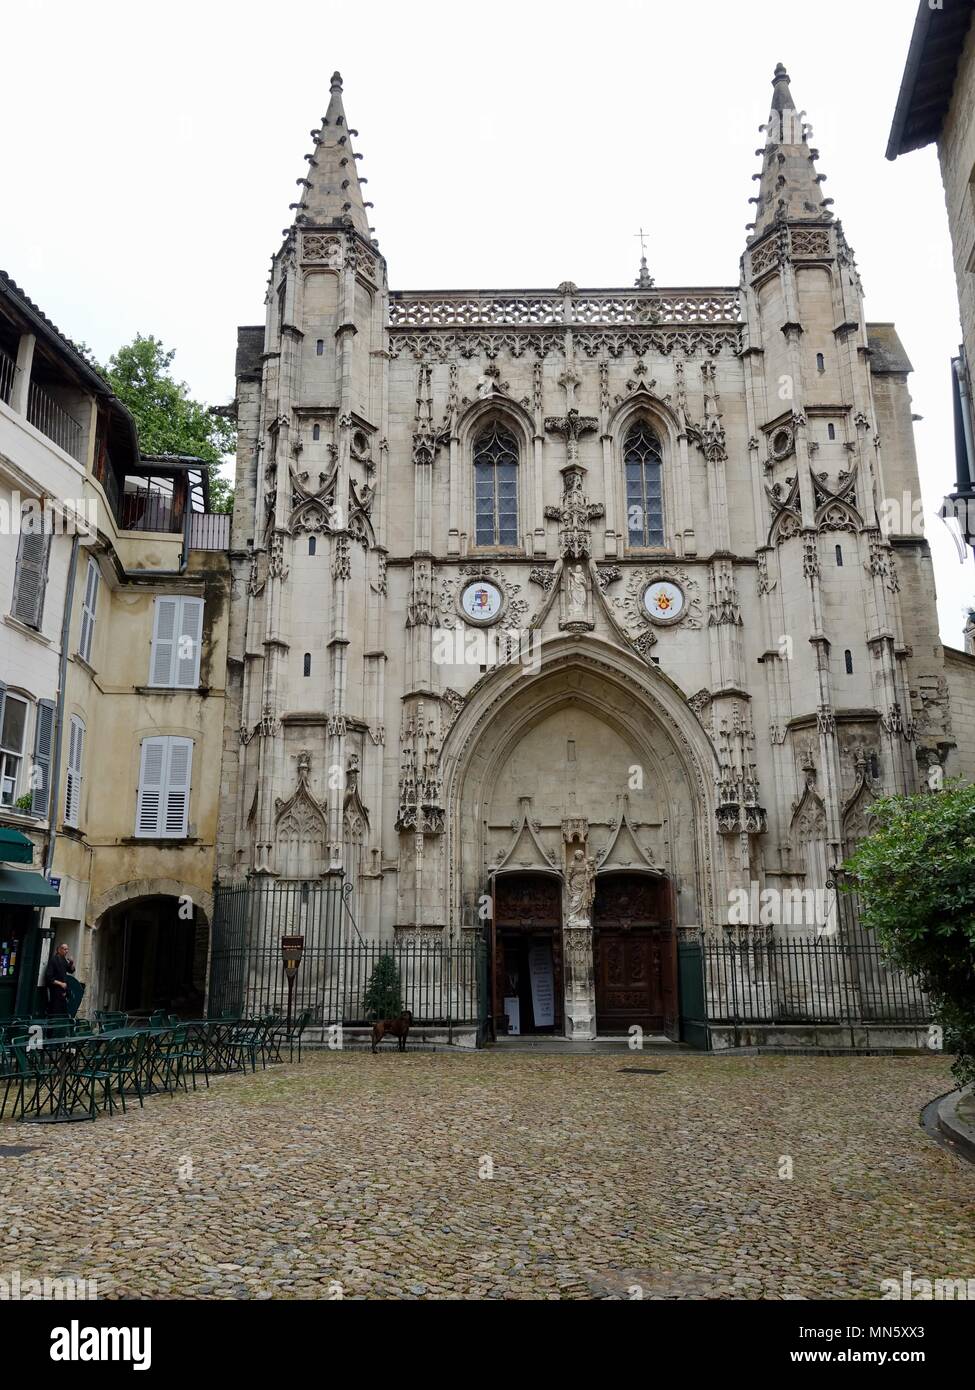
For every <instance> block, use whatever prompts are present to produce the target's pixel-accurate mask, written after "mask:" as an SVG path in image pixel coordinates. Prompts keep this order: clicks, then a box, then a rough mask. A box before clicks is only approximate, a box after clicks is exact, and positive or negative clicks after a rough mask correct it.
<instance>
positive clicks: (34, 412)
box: [27, 381, 85, 463]
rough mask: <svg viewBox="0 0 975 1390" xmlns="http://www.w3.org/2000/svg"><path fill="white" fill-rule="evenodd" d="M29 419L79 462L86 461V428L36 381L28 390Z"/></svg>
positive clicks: (42, 432) (36, 427)
mask: <svg viewBox="0 0 975 1390" xmlns="http://www.w3.org/2000/svg"><path fill="white" fill-rule="evenodd" d="M27 419H28V421H29V422H30V424H32V425H33V426H34V428H35V429H36V430H40V432H41V434H46V435H47V437H48V439H53V441H54V443H55V444H57V445H58V447H59V448H61V449H63V450H64V452H65V453H66V454H70V455H71V457H72V458H73V459H77V461H78V463H84V461H85V456H84V454H83V453H82V446H83V443H84V437H85V432H84V429H83V428H82V426H81V425H80V424H79V423H78V421H77V420H76V419H75V418H74V416H73V415H69V414H68V412H67V411H66V410H65V409H64V407H63V406H61V405H58V403H57V401H56V400H55V399H54V397H53V396H50V395H48V393H47V392H46V391H45V390H44V388H43V387H42V386H38V384H37V382H36V381H32V382H31V384H30V389H29V390H28V392H27Z"/></svg>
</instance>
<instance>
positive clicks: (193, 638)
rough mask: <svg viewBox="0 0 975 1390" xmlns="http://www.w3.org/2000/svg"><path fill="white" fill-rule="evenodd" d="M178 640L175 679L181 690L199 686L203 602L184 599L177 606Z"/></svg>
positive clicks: (199, 599)
mask: <svg viewBox="0 0 975 1390" xmlns="http://www.w3.org/2000/svg"><path fill="white" fill-rule="evenodd" d="M178 632H179V639H178V641H177V644H176V678H175V680H174V681H173V684H174V685H177V686H179V688H180V689H181V690H195V689H196V687H197V686H198V685H199V684H200V644H201V641H202V639H203V600H202V599H201V598H184V599H181V600H180V605H179V626H178Z"/></svg>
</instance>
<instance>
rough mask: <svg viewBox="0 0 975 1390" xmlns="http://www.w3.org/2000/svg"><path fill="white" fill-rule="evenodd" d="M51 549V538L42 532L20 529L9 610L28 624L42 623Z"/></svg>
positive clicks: (29, 625) (36, 624) (32, 625)
mask: <svg viewBox="0 0 975 1390" xmlns="http://www.w3.org/2000/svg"><path fill="white" fill-rule="evenodd" d="M50 548H51V537H50V535H49V534H47V533H45V532H44V531H21V533H20V546H19V549H18V551H17V569H16V572H15V576H14V596H13V604H12V606H11V611H12V613H13V616H14V617H15V618H17V619H19V621H20V622H22V623H26V624H27V626H28V627H36V628H40V626H41V619H42V617H43V614H44V590H45V589H46V587H47V562H48V554H49V552H50Z"/></svg>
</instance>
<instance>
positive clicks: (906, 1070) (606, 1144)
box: [0, 1052, 975, 1299]
mask: <svg viewBox="0 0 975 1390" xmlns="http://www.w3.org/2000/svg"><path fill="white" fill-rule="evenodd" d="M623 1067H639V1068H641V1069H644V1068H646V1069H647V1070H648V1071H657V1070H659V1072H660V1073H661V1074H659V1075H654V1074H628V1073H625V1072H623V1071H622V1070H621V1068H623ZM950 1088H951V1078H950V1074H949V1070H948V1064H947V1062H946V1061H945V1060H944V1059H943V1058H937V1057H931V1058H927V1057H917V1058H911V1057H906V1058H876V1057H850V1058H842V1057H794V1058H782V1057H737V1058H735V1057H705V1056H688V1055H673V1056H658V1055H653V1056H650V1055H646V1054H644V1055H642V1056H641V1054H639V1053H630V1054H616V1055H613V1056H581V1057H563V1056H559V1055H552V1054H537V1055H526V1054H523V1053H522V1054H519V1053H503V1052H484V1053H479V1054H474V1053H470V1054H466V1053H461V1054H456V1055H454V1054H433V1053H420V1052H414V1053H406V1054H405V1055H402V1056H400V1055H398V1054H395V1053H383V1054H380V1055H379V1056H372V1055H371V1054H369V1053H317V1054H310V1055H306V1057H305V1059H304V1060H303V1062H302V1063H301V1065H300V1066H298V1065H294V1066H276V1067H271V1068H269V1069H268V1070H267V1071H263V1072H262V1071H258V1072H257V1074H256V1075H253V1076H252V1075H247V1076H246V1077H245V1076H221V1077H217V1078H214V1079H213V1081H212V1084H211V1088H210V1090H209V1091H206V1090H205V1089H202V1088H201V1090H200V1091H198V1092H197V1093H196V1094H195V1095H194V1094H193V1093H192V1092H191V1093H190V1094H189V1095H186V1096H184V1095H179V1096H178V1097H176V1098H171V1097H168V1096H159V1097H156V1098H154V1099H152V1100H147V1101H146V1105H145V1109H144V1110H142V1111H140V1110H139V1108H138V1104H137V1103H136V1104H135V1108H134V1109H131V1108H130V1110H129V1113H128V1114H127V1115H126V1116H124V1117H123V1116H121V1115H117V1116H115V1117H113V1118H107V1117H103V1118H99V1119H98V1120H97V1121H96V1122H95V1123H94V1124H90V1123H82V1124H65V1125H53V1126H52V1125H48V1126H40V1125H28V1124H20V1123H16V1124H14V1123H10V1122H9V1121H8V1122H5V1123H4V1124H3V1125H0V1210H2V1212H3V1229H2V1235H0V1242H2V1258H0V1274H3V1275H4V1276H7V1274H8V1273H9V1272H10V1271H12V1270H19V1272H20V1277H21V1279H22V1280H25V1279H28V1278H41V1279H43V1278H44V1277H45V1276H48V1277H52V1278H53V1277H57V1276H61V1277H64V1276H75V1277H77V1278H84V1279H94V1280H96V1281H97V1289H98V1296H99V1297H100V1298H106V1297H107V1298H112V1297H140V1298H176V1297H190V1298H257V1299H261V1298H272V1297H274V1298H289V1297H299V1298H330V1297H332V1298H334V1297H339V1296H341V1297H344V1298H543V1299H559V1298H575V1299H577V1298H583V1299H588V1298H629V1297H633V1296H635V1295H634V1293H633V1290H634V1288H638V1289H639V1290H640V1291H642V1296H643V1297H645V1298H670V1297H683V1298H709V1297H725V1298H842V1297H852V1298H859V1299H875V1298H878V1297H879V1296H880V1294H881V1280H883V1279H887V1278H894V1279H897V1280H900V1278H901V1275H902V1271H903V1270H904V1269H905V1268H910V1269H911V1270H912V1271H913V1274H914V1275H915V1276H916V1277H929V1278H937V1277H963V1278H975V1167H973V1166H972V1165H969V1164H966V1163H964V1162H962V1161H960V1160H958V1159H957V1158H955V1157H954V1156H953V1155H951V1154H949V1153H947V1152H945V1151H944V1150H942V1149H941V1148H939V1147H938V1146H936V1145H935V1144H934V1143H932V1141H931V1140H930V1139H928V1138H927V1137H926V1136H925V1134H924V1132H923V1131H922V1130H921V1129H920V1127H919V1125H918V1112H919V1111H920V1109H921V1108H922V1107H923V1106H924V1105H925V1103H926V1102H927V1101H929V1100H930V1099H932V1098H933V1097H934V1096H936V1095H938V1094H941V1093H942V1092H944V1091H946V1090H949V1089H950ZM5 1145H23V1146H29V1148H30V1152H29V1153H24V1154H22V1155H21V1156H15V1155H13V1154H9V1153H3V1149H2V1146H5ZM788 1160H791V1173H792V1176H791V1178H790V1177H783V1176H780V1172H788V1171H789V1167H790V1165H789V1162H788ZM489 1173H492V1174H493V1175H492V1176H487V1174H489Z"/></svg>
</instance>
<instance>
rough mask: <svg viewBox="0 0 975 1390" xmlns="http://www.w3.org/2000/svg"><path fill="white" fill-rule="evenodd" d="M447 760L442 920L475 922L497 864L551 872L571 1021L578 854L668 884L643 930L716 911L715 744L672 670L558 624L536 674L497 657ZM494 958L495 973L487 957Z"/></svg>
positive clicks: (576, 996) (587, 945)
mask: <svg viewBox="0 0 975 1390" xmlns="http://www.w3.org/2000/svg"><path fill="white" fill-rule="evenodd" d="M443 766H444V772H445V776H444V785H445V789H446V793H447V803H448V815H447V838H448V843H447V846H446V850H447V863H448V873H449V881H448V884H447V889H448V897H449V907H448V915H447V916H448V921H451V922H455V923H459V924H460V926H461V927H462V928H463V927H464V926H467V925H471V924H473V923H475V922H476V919H477V916H478V903H479V901H480V900H481V896H482V895H483V893H484V892H485V885H492V887H493V886H494V885H496V884H499V883H500V882H501V880H502V879H503V878H504V877H505V876H506V875H508V874H522V875H527V874H538V875H543V876H554V878H555V879H556V880H557V882H558V883H559V885H560V909H561V913H562V917H563V926H562V932H561V947H562V962H561V967H562V985H563V988H564V995H563V999H562V1001H561V1002H562V1008H563V1014H562V1018H563V1025H564V1028H563V1030H560V1031H564V1033H565V1035H566V1036H567V1037H570V1038H577V1039H579V1040H586V1039H589V1038H592V1037H594V1036H595V1034H596V1029H597V1016H596V1004H595V988H594V961H593V951H592V948H593V930H592V921H591V916H590V909H591V906H592V902H593V893H592V891H591V888H590V891H587V890H586V889H585V886H584V885H583V887H582V891H581V897H579V895H578V893H577V887H578V877H579V874H580V872H581V871H582V866H583V865H584V866H585V871H586V873H587V874H588V875H589V876H590V885H592V883H593V881H594V880H598V878H599V876H601V875H609V874H610V873H614V872H621V873H622V872H634V873H643V874H646V875H648V876H649V877H650V878H652V879H655V880H658V881H659V880H665V881H667V882H668V883H669V884H672V885H673V894H672V897H671V908H670V910H669V911H668V912H667V913H666V914H665V913H664V912H663V911H662V910H661V909H659V908H655V909H654V912H653V913H652V914H650V915H649V917H648V918H647V919H646V920H645V921H644V922H642V923H641V927H640V930H641V931H647V930H650V929H651V928H653V929H655V930H657V931H662V930H664V927H663V923H664V922H665V921H666V922H667V923H668V924H669V925H668V930H670V931H671V933H672V935H673V934H676V929H677V927H678V926H680V927H684V928H690V929H700V928H701V927H703V926H705V925H706V924H710V923H711V922H712V921H713V919H714V902H715V899H716V893H717V892H718V891H720V884H719V883H718V882H717V881H716V878H717V873H718V871H717V868H716V864H715V853H714V839H713V833H714V804H713V795H714V774H715V771H716V768H717V763H716V759H715V755H714V750H713V747H712V746H711V744H710V741H709V740H708V738H707V735H706V734H705V733H704V731H703V729H702V728H701V726H700V724H699V723H698V721H697V720H696V719H695V717H694V715H693V714H692V713H691V712H690V711H689V710H688V708H687V705H686V702H685V700H684V697H683V696H682V695H681V694H680V692H679V691H678V690H677V688H676V687H675V686H674V684H673V683H672V682H671V681H669V680H668V678H667V677H666V676H663V675H661V674H660V673H655V672H650V671H648V670H647V669H646V667H644V666H641V665H639V664H638V663H636V662H635V660H634V659H631V658H630V656H629V655H628V654H626V653H623V652H620V651H619V650H617V649H615V648H613V647H611V646H609V645H607V644H605V643H601V642H598V641H595V640H593V639H590V640H589V641H588V642H587V644H586V647H585V649H584V650H583V649H580V647H579V645H578V644H576V643H571V644H570V643H569V642H568V641H563V640H562V639H556V640H555V641H554V642H552V643H551V644H547V645H546V647H545V648H544V649H543V659H542V662H541V668H540V670H539V671H538V672H537V674H534V675H532V676H527V675H525V674H524V673H521V672H518V673H514V674H512V673H510V672H509V671H499V672H498V673H496V675H495V676H494V677H492V678H491V679H488V680H486V681H485V683H484V684H483V686H481V688H480V689H479V691H478V692H477V695H476V697H475V698H473V699H471V700H470V701H469V702H468V704H467V706H466V707H465V709H464V710H463V711H462V712H461V714H460V716H459V718H458V719H457V721H456V724H455V726H454V728H453V729H452V730H451V733H450V735H449V737H448V741H447V743H446V744H445V749H444V760H443ZM573 880H576V884H577V887H574V886H573ZM661 891H662V890H661ZM668 891H670V890H669V889H668ZM577 898H578V901H577V900H576V899H577ZM583 900H584V901H583ZM495 931H496V927H495ZM631 939H632V938H631ZM493 969H494V975H493V978H497V962H496V960H495V964H494V967H493ZM608 1012H609V1015H610V1016H611V1015H612V1013H613V1010H612V1009H610V1010H609V1011H608ZM616 1012H617V1013H619V1012H620V1009H618V1008H617V1009H616ZM636 1012H637V1015H638V1016H639V1017H642V1018H645V1020H646V1022H645V1023H644V1024H642V1025H641V1026H650V1027H651V1028H652V1029H653V1030H654V1031H657V1028H656V1020H657V1019H658V1018H659V1020H660V1028H659V1031H664V1028H665V1027H667V1026H668V1023H667V1021H668V1020H669V1019H670V1017H671V1007H670V1003H669V1000H668V1001H666V1002H665V1005H664V1006H662V1007H660V1008H650V1007H639V1008H637V1010H636ZM673 1012H674V1013H675V1012H676V1008H674V1010H673ZM606 1013H607V1009H606V1003H605V998H604V1014H606ZM496 1016H497V1015H496ZM621 1021H622V1020H616V1021H615V1023H616V1026H618V1023H619V1022H621ZM614 1031H615V1027H614Z"/></svg>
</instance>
